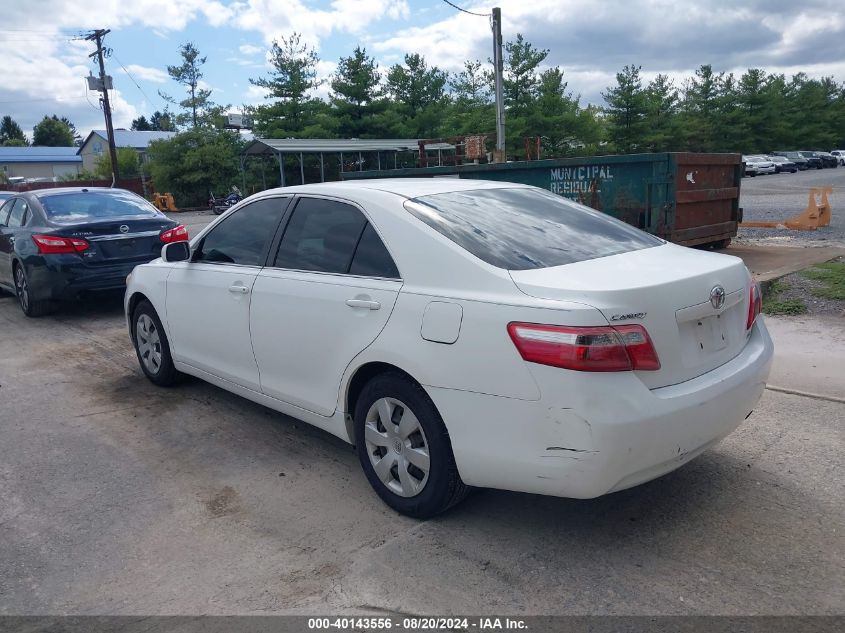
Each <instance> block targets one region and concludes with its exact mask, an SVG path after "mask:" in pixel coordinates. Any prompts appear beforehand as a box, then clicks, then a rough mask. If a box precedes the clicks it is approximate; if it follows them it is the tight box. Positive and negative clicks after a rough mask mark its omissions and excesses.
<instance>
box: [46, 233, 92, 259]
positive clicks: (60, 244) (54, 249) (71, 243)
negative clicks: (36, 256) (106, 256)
mask: <svg viewBox="0 0 845 633" xmlns="http://www.w3.org/2000/svg"><path fill="white" fill-rule="evenodd" d="M32 241H33V242H35V246H37V247H38V252H39V253H41V254H42V255H55V254H59V253H82V252H83V251H87V250H88V249H89V248H90V247H91V245H90V244H89V243H88V240H83V239H82V238H78V237H61V236H59V235H33V236H32Z"/></svg>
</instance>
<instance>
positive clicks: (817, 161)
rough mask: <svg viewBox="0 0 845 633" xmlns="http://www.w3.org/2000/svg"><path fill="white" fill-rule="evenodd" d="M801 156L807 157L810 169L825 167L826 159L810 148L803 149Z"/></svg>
mask: <svg viewBox="0 0 845 633" xmlns="http://www.w3.org/2000/svg"><path fill="white" fill-rule="evenodd" d="M800 154H801V156H803V157H804V158H806V159H807V167H808V168H810V169H822V168H824V161H823V160H822V159H821V156H818V155H817V153H816V152H813V151H810V150H804V149H802V150H801V152H800Z"/></svg>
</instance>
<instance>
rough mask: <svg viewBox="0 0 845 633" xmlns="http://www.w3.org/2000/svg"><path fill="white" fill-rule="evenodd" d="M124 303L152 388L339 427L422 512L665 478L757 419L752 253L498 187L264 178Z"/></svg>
mask: <svg viewBox="0 0 845 633" xmlns="http://www.w3.org/2000/svg"><path fill="white" fill-rule="evenodd" d="M125 308H126V316H127V319H128V325H129V331H130V334H131V337H132V341H133V343H134V345H135V348H136V350H137V355H138V360H139V361H140V365H141V369H142V370H143V372H144V373H145V374H146V376H147V377H148V378H149V379H150V380H151V381H153V382H154V383H156V384H158V385H169V384H171V383H173V382H175V381H176V379H177V378H178V375H179V373H180V372H183V373H186V374H192V375H194V376H198V377H200V378H202V379H204V380H207V381H208V382H211V383H213V384H215V385H218V386H220V387H222V388H224V389H227V390H229V391H232V392H234V393H237V394H240V395H242V396H244V397H245V398H248V399H250V400H253V401H255V402H258V403H261V404H263V405H265V406H267V407H270V408H272V409H275V410H277V411H281V412H283V413H286V414H288V415H291V416H294V417H296V418H299V419H301V420H304V421H306V422H309V423H311V424H313V425H315V426H318V427H320V428H322V429H325V430H326V431H328V432H330V433H332V434H334V435H337V436H339V437H341V438H343V439H344V440H346V441H347V442H350V443H352V444H354V445H355V446H356V448H357V452H358V456H359V459H360V462H361V466H362V467H363V470H364V472H365V473H366V476H367V478H368V480H369V481H370V483H371V484H372V486H373V488H374V489H375V491H376V492H377V493H378V494H379V495H380V496H381V498H382V499H383V500H384V501H385V502H386V503H387V504H388V505H390V506H391V507H393V508H394V509H396V510H398V511H399V512H402V513H405V514H408V515H411V516H415V517H428V516H432V515H434V514H437V513H439V512H442V511H443V510H445V509H447V508H448V507H450V506H451V505H453V504H455V503H457V502H458V501H459V500H460V499H461V498H463V496H464V495H465V494H466V492H467V490H468V487H471V486H480V487H491V488H501V489H506V490H515V491H523V492H529V493H539V494H547V495H556V496H561V497H577V498H590V497H596V496H599V495H603V494H606V493H609V492H614V491H617V490H622V489H625V488H629V487H631V486H636V485H637V484H640V483H643V482H645V481H649V480H651V479H654V478H655V477H659V476H661V475H663V474H665V473H668V472H670V471H672V470H674V469H676V468H678V467H680V466H681V465H683V464H685V463H686V462H688V461H689V460H690V459H692V458H693V457H695V456H696V455H699V454H700V453H701V452H703V451H704V450H706V449H707V448H708V447H711V446H713V445H714V444H715V443H716V442H718V441H719V440H720V439H721V438H723V437H725V436H726V435H728V434H729V433H730V432H731V431H733V430H734V429H735V428H736V427H737V426H738V425H739V424H740V423H741V422H742V420H743V419H745V418H746V417H748V415H749V414H750V413H751V411H752V409H753V408H754V407H755V405H756V404H757V401H758V400H759V398H760V395H761V394H762V392H763V389H764V387H765V383H766V379H767V377H768V373H769V368H770V365H771V360H772V352H773V347H772V341H771V339H770V338H769V335H768V333H767V331H766V328H765V326H764V324H763V322H762V319H760V318H758V314H759V312H760V293H759V289H758V287H757V285H756V284H755V283H753V282H752V280H751V277H750V275H749V273H748V270H747V269H746V268H745V266H744V265H743V263H742V261H741V260H739V259H737V258H735V257H730V256H726V255H720V254H716V253H712V252H706V251H702V250H693V249H690V248H684V247H681V246H677V245H674V244H669V243H666V242H664V241H663V240H660V239H658V238H656V237H654V236H652V235H649V234H647V233H644V232H642V231H639V230H638V229H635V228H633V227H631V226H629V225H627V224H624V223H622V222H619V221H617V220H615V219H613V218H611V217H609V216H607V215H605V214H602V213H600V212H597V211H594V210H592V209H589V208H587V207H584V206H581V205H579V204H576V203H574V202H571V201H569V200H566V199H565V198H562V197H560V196H557V195H555V194H552V193H549V192H548V191H545V190H541V189H537V188H534V187H529V186H525V185H519V184H513V183H503V182H500V183H494V182H484V181H473V180H458V179H412V180H399V179H396V180H370V181H361V182H355V183H331V184H322V185H304V186H298V187H288V188H284V189H275V190H271V191H266V192H264V193H261V194H259V195H256V196H252V197H250V198H249V199H248V200H245V201H244V202H242V203H241V204H239V205H237V206H236V207H234V208H233V209H232V210H231V211H229V212H228V213H226V214H225V215H223V216H221V217H220V218H219V219H218V220H217V221H215V222H213V223H212V224H210V225H209V226H208V227H207V228H206V229H205V230H203V231H202V232H201V233H200V234H199V235H197V236H196V237H195V238H194V239H193V240H191V242H190V245H189V244H188V243H187V242H181V243H173V244H168V245H166V246H165V248H164V250H163V253H162V258H161V259H159V260H156V261H153V262H151V263H150V264H145V265H143V266H138V267H137V268H136V269H135V270H134V272H133V273H132V275H131V276H130V278H129V280H128V287H127V291H126V298H125Z"/></svg>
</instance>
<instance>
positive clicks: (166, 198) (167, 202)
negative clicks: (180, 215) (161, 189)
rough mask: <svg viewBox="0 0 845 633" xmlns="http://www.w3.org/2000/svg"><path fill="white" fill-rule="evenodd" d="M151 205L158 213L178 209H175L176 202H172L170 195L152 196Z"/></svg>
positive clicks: (158, 194) (171, 195) (156, 194)
mask: <svg viewBox="0 0 845 633" xmlns="http://www.w3.org/2000/svg"><path fill="white" fill-rule="evenodd" d="M153 205H155V207H156V208H157V209H158V210H159V211H178V210H179V209H177V208H176V202H175V201H174V200H173V194H172V193H158V192H156V193H154V194H153Z"/></svg>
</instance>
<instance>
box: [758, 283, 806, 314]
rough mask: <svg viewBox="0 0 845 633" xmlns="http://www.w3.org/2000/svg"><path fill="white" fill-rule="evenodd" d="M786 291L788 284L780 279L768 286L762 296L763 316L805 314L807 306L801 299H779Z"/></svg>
mask: <svg viewBox="0 0 845 633" xmlns="http://www.w3.org/2000/svg"><path fill="white" fill-rule="evenodd" d="M786 290H789V284H787V283H786V282H785V281H783V280H781V279H776V280H775V281H773V282H772V283H770V284H769V286H768V287H767V288H766V292H765V294H764V295H763V314H778V315H795V314H804V313H806V312H807V306H806V305H805V304H804V302H803V301H801V299H784V300H783V301H781V300H780V299H779V297H780V295H781V294H782V293H783V292H785V291H786Z"/></svg>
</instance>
